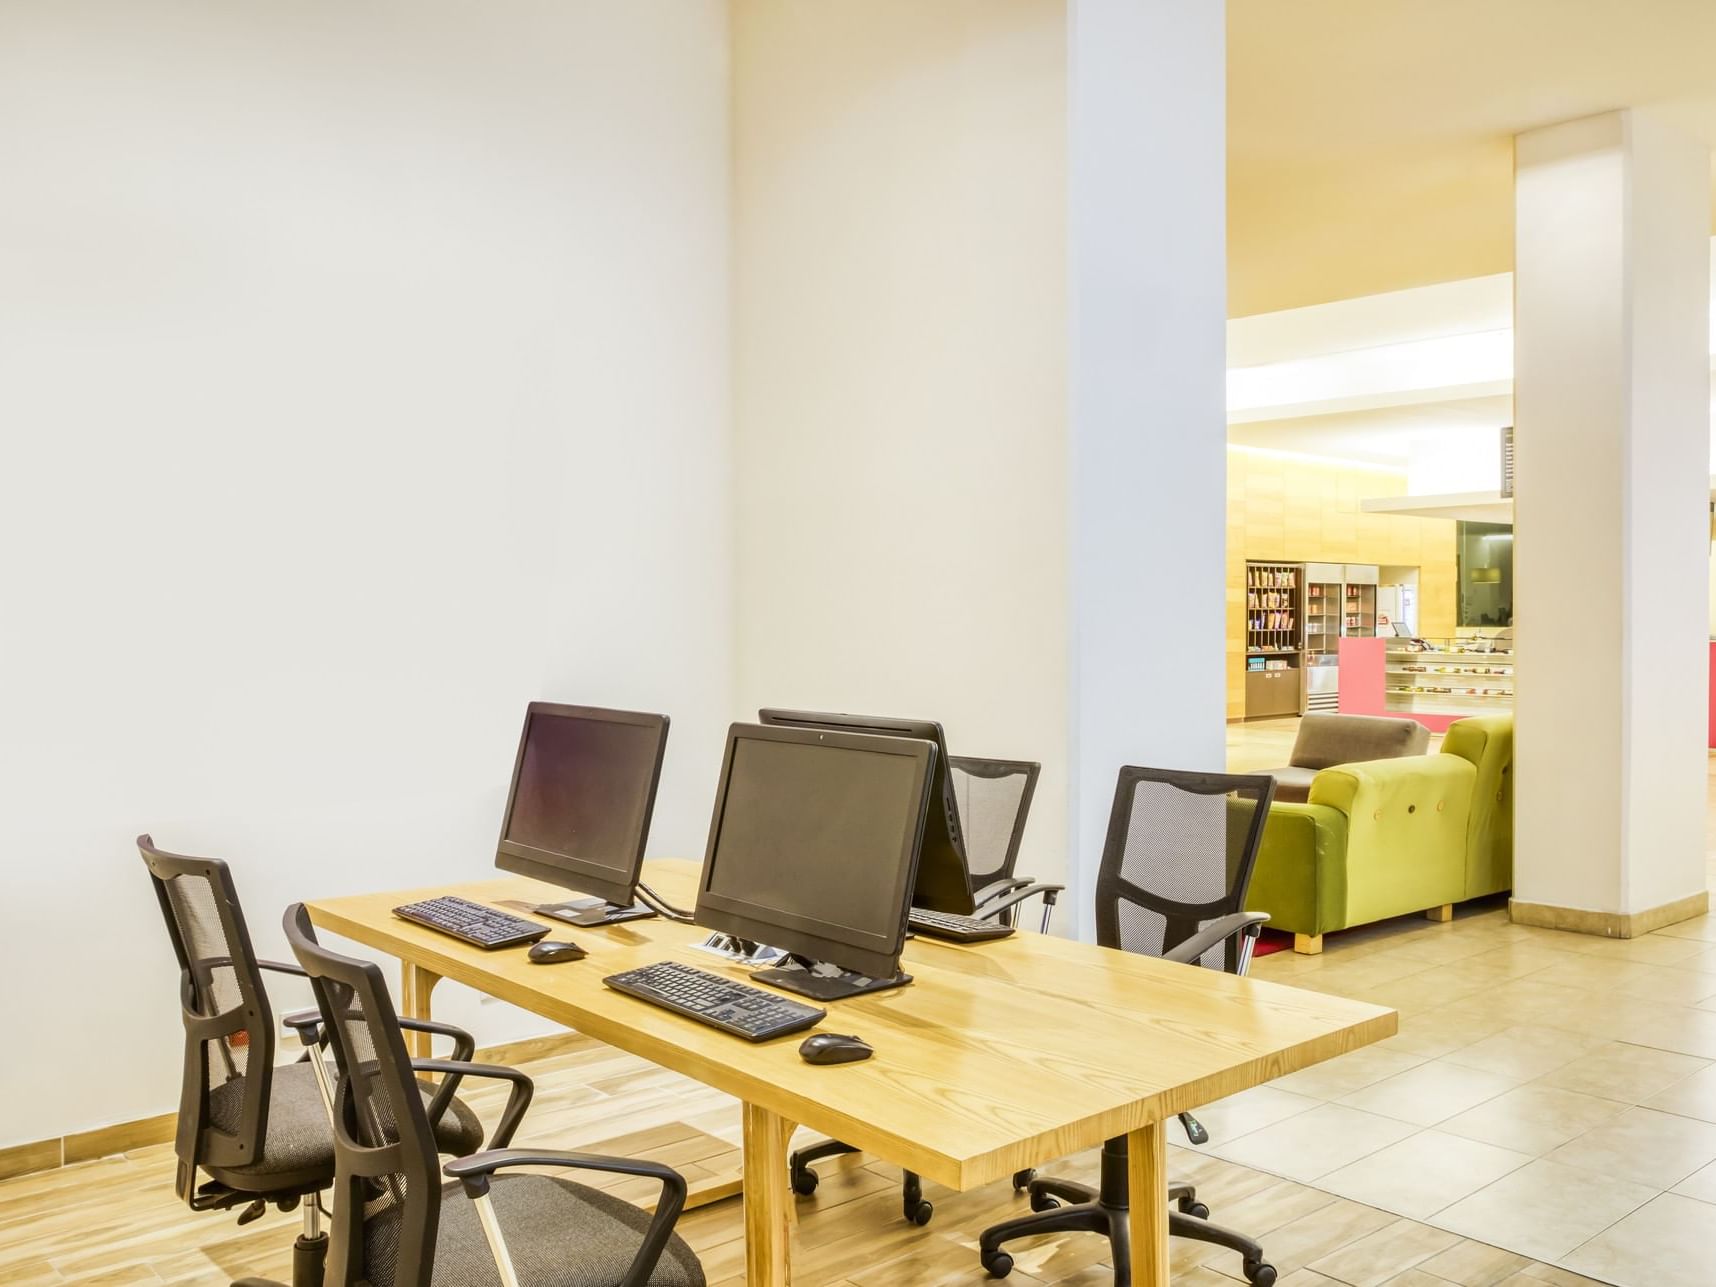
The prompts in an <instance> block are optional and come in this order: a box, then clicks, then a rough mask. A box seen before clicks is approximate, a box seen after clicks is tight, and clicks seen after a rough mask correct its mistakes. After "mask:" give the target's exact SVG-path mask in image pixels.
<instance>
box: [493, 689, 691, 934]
mask: <svg viewBox="0 0 1716 1287" xmlns="http://www.w3.org/2000/svg"><path fill="white" fill-rule="evenodd" d="M666 749H667V716H665V715H646V714H642V713H640V712H638V711H610V710H602V709H599V708H597V707H593V706H562V705H558V704H556V703H553V702H532V703H530V706H529V707H528V709H527V710H526V711H525V716H524V731H523V732H522V733H520V734H519V739H518V757H517V759H516V760H515V761H514V762H513V769H512V788H511V789H510V790H509V791H508V792H507V798H506V818H505V820H504V821H503V822H502V823H501V835H500V844H499V845H498V846H497V848H496V850H495V866H497V867H499V868H501V869H502V870H503V871H511V872H517V873H518V874H519V875H522V876H534V877H536V878H537V879H538V880H546V881H548V882H550V883H551V884H555V885H560V886H562V887H564V888H566V889H571V890H574V891H576V892H578V893H580V894H587V895H589V896H590V897H588V898H585V899H579V900H573V901H570V902H565V903H545V904H543V905H542V906H541V907H539V908H537V910H538V911H539V912H542V913H544V914H546V915H550V916H556V917H559V918H560V919H561V920H566V921H570V922H571V923H573V924H574V925H603V924H609V923H612V922H614V921H620V920H633V919H636V918H637V917H640V916H650V915H654V913H653V912H651V911H650V910H649V909H648V908H642V907H633V905H632V902H633V899H634V898H635V897H636V896H637V892H638V870H639V868H640V867H641V866H642V864H643V856H644V844H645V842H646V841H647V840H648V839H649V820H650V814H651V812H652V811H653V810H654V808H655V789H656V783H657V782H658V781H660V779H661V760H662V754H663V752H664V751H665V750H666Z"/></svg>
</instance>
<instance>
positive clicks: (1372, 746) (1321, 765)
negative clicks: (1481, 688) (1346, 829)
mask: <svg viewBox="0 0 1716 1287" xmlns="http://www.w3.org/2000/svg"><path fill="white" fill-rule="evenodd" d="M1429 749H1430V730H1429V729H1427V728H1425V727H1424V725H1422V724H1420V723H1419V722H1418V721H1417V720H1415V719H1391V718H1389V717H1388V716H1384V715H1307V716H1305V718H1304V719H1302V720H1301V721H1299V736H1298V737H1297V738H1296V739H1294V742H1293V754H1292V756H1291V757H1290V759H1289V761H1288V763H1287V764H1285V765H1284V766H1282V767H1281V768H1278V769H1265V770H1264V772H1266V773H1268V774H1269V775H1270V776H1272V777H1273V778H1274V779H1275V799H1276V802H1277V803H1280V802H1282V801H1287V800H1293V801H1297V802H1299V803H1301V804H1303V803H1304V802H1305V801H1306V800H1307V799H1309V798H1310V795H1311V779H1312V778H1314V777H1316V776H1317V772H1318V770H1320V769H1328V768H1333V767H1334V766H1335V765H1337V764H1357V763H1360V762H1361V761H1364V760H1393V759H1398V758H1399V757H1400V756H1403V755H1423V754H1424V753H1425V752H1426V751H1427V750H1429Z"/></svg>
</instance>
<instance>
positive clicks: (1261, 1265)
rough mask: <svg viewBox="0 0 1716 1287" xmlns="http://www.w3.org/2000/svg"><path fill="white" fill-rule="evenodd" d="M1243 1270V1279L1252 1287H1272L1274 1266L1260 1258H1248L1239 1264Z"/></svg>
mask: <svg viewBox="0 0 1716 1287" xmlns="http://www.w3.org/2000/svg"><path fill="white" fill-rule="evenodd" d="M1240 1268H1241V1269H1243V1270H1244V1271H1245V1281H1246V1282H1248V1283H1251V1284H1253V1287H1272V1285H1273V1284H1274V1282H1275V1266H1274V1265H1271V1264H1267V1263H1265V1262H1264V1261H1261V1260H1248V1261H1246V1262H1245V1263H1244V1264H1243V1265H1241V1266H1240Z"/></svg>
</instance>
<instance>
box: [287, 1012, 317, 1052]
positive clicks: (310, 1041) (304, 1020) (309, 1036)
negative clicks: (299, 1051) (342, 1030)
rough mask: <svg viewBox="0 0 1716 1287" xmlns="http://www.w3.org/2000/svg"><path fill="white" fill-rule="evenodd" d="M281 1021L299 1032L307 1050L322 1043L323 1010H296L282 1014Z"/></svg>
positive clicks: (299, 1038) (299, 1037)
mask: <svg viewBox="0 0 1716 1287" xmlns="http://www.w3.org/2000/svg"><path fill="white" fill-rule="evenodd" d="M280 1022H281V1023H282V1024H284V1025H285V1026H286V1027H288V1028H290V1029H292V1031H293V1032H295V1033H297V1034H298V1040H299V1042H300V1043H301V1044H302V1045H303V1047H304V1049H305V1050H308V1049H310V1047H312V1046H319V1045H321V1044H322V1012H321V1011H320V1010H317V1009H314V1008H312V1009H309V1010H294V1011H292V1012H291V1013H290V1014H283V1015H281V1016H280Z"/></svg>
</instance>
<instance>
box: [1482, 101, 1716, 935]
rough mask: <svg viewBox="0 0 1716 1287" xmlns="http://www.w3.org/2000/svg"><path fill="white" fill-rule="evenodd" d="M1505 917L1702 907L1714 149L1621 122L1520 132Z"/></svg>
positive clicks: (1543, 919) (1665, 918)
mask: <svg viewBox="0 0 1716 1287" xmlns="http://www.w3.org/2000/svg"><path fill="white" fill-rule="evenodd" d="M1515 155H1516V164H1517V173H1516V180H1515V183H1516V188H1515V201H1516V225H1515V226H1516V233H1515V235H1516V248H1515V274H1516V275H1515V290H1516V305H1515V307H1516V319H1515V334H1516V337H1517V338H1516V341H1515V344H1516V350H1517V351H1516V356H1515V387H1516V393H1515V401H1516V406H1515V421H1516V434H1515V445H1516V452H1517V462H1518V483H1517V496H1516V501H1515V529H1516V531H1517V533H1518V546H1519V548H1518V551H1517V553H1516V560H1515V566H1516V568H1517V573H1518V575H1517V579H1516V585H1517V590H1516V593H1515V619H1516V621H1517V622H1518V631H1517V633H1518V680H1517V688H1518V696H1517V740H1516V746H1515V765H1516V768H1515V776H1516V781H1515V792H1516V795H1515V871H1514V898H1515V916H1516V918H1518V919H1522V920H1529V921H1533V922H1535V923H1540V924H1555V925H1562V926H1565V927H1567V928H1578V929H1584V930H1587V931H1589V932H1595V933H1610V934H1621V935H1627V934H1632V933H1640V932H1644V931H1646V930H1648V929H1650V928H1654V927H1655V926H1657V925H1660V924H1665V923H1668V922H1669V921H1671V920H1676V919H1682V918H1684V917H1686V916H1690V915H1694V914H1696V913H1697V912H1700V911H1702V910H1704V906H1705V901H1706V897H1707V895H1706V893H1705V869H1704V853H1705V793H1706V768H1707V756H1706V750H1705V721H1706V710H1707V706H1706V684H1707V673H1708V671H1707V657H1706V647H1707V644H1706V638H1707V636H1706V630H1707V628H1708V617H1709V614H1708V593H1709V581H1708V560H1709V550H1710V546H1709V531H1708V526H1707V523H1708V520H1707V507H1708V501H1709V484H1708V479H1709V472H1710V387H1709V385H1710V350H1709V304H1710V299H1709V289H1710V264H1709V256H1710V153H1709V151H1708V149H1707V148H1706V147H1705V146H1704V145H1703V144H1701V143H1699V142H1697V141H1696V140H1693V139H1690V138H1688V137H1685V136H1682V135H1680V134H1678V133H1677V132H1675V131H1674V130H1673V129H1672V128H1670V127H1668V126H1666V125H1665V124H1663V123H1662V122H1661V121H1659V120H1657V119H1655V118H1653V117H1652V116H1651V115H1649V114H1648V113H1643V112H1638V111H1623V112H1618V113H1610V114H1607V115H1604V116H1597V117H1591V118H1589V119H1586V120H1579V121H1572V122H1569V123H1567V124H1563V125H1558V126H1553V127H1550V128H1547V129H1542V130H1536V131H1533V132H1532V133H1529V134H1522V135H1520V136H1519V138H1518V140H1517V141H1516V152H1515Z"/></svg>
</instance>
